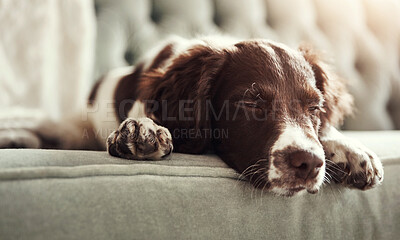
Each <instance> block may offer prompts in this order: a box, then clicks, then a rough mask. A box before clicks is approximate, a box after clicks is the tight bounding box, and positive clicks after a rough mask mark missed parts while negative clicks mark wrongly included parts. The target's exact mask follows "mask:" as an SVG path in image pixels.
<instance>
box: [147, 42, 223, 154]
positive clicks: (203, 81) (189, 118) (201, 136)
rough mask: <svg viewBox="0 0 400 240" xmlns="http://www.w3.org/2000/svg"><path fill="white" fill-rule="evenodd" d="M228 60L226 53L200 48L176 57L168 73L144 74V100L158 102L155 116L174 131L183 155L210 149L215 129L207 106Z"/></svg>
mask: <svg viewBox="0 0 400 240" xmlns="http://www.w3.org/2000/svg"><path fill="white" fill-rule="evenodd" d="M224 59H225V57H224V53H223V52H221V51H218V50H216V49H212V48H210V47H207V46H202V45H198V46H194V47H193V48H192V49H190V50H189V51H187V52H186V53H185V54H183V55H181V56H178V57H176V58H175V59H174V61H173V63H172V64H171V66H170V67H169V68H168V69H167V70H166V71H162V70H160V69H156V70H153V71H151V72H148V73H144V74H143V79H142V81H141V82H142V83H143V84H142V86H140V89H141V90H143V91H142V94H141V99H154V100H156V102H157V103H158V105H159V107H158V110H157V111H154V112H153V114H154V116H155V118H156V119H157V121H158V122H159V123H160V124H161V125H162V126H165V127H167V128H168V129H169V130H170V132H171V134H172V137H173V140H174V148H175V149H176V150H178V151H179V152H186V153H202V152H204V151H206V150H207V149H209V146H210V144H211V131H212V129H211V123H210V122H211V121H210V119H209V117H208V116H209V114H208V113H207V111H208V107H207V104H210V100H211V96H210V89H211V88H212V85H213V82H214V80H215V79H216V77H217V74H218V73H219V70H220V69H221V67H222V65H223V63H224ZM161 106H162V108H161ZM161 109H164V110H161Z"/></svg>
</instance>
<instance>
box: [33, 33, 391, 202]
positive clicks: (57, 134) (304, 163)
mask: <svg viewBox="0 0 400 240" xmlns="http://www.w3.org/2000/svg"><path fill="white" fill-rule="evenodd" d="M351 106H352V97H351V96H350V95H349V94H348V93H347V91H346V87H345V84H344V82H343V81H342V80H341V79H340V78H338V77H337V76H336V75H334V74H333V73H332V72H331V71H330V70H329V69H328V67H327V66H326V65H325V64H324V63H323V62H322V61H320V59H319V58H318V56H317V55H316V54H315V53H314V52H313V51H311V50H310V49H308V48H300V49H299V50H293V49H290V48H288V47H287V46H285V45H283V44H280V43H277V42H273V41H268V40H262V39H255V40H246V41H235V40H230V39H229V40H228V39H221V38H220V37H218V38H217V37H209V38H204V39H194V40H186V39H182V38H178V37H175V38H172V39H170V40H168V41H167V42H165V43H164V44H162V45H160V46H159V47H157V48H155V49H154V51H152V52H150V53H149V54H148V55H147V56H146V57H145V58H144V59H143V60H142V61H141V62H140V63H139V64H137V65H136V66H135V67H127V68H122V69H116V70H113V71H111V72H109V73H108V74H106V75H105V76H104V77H103V78H102V79H101V80H100V81H99V82H98V83H97V84H96V85H95V87H94V88H93V90H92V92H91V94H90V97H89V104H88V107H87V109H85V111H84V113H85V114H84V115H82V116H80V117H79V121H76V120H74V121H69V122H64V123H61V124H57V126H56V127H53V125H51V124H50V123H48V124H43V125H42V126H41V127H40V128H38V129H36V130H35V131H34V132H35V134H36V136H38V138H39V139H40V142H41V143H40V144H41V146H42V147H52V148H62V149H107V151H108V152H109V153H110V154H111V155H113V156H116V157H121V158H126V159H153V160H158V159H163V158H165V157H167V156H168V155H170V154H171V152H172V150H174V151H176V152H181V153H192V154H200V153H205V152H208V151H214V152H215V153H216V154H217V155H218V156H219V157H221V158H222V160H223V161H225V162H226V163H227V164H228V165H229V166H231V167H232V168H234V169H236V170H237V171H238V172H239V173H241V174H242V176H245V177H246V178H247V179H248V180H249V181H250V182H251V183H252V184H253V185H254V187H256V188H261V189H263V190H269V191H271V192H274V193H277V194H279V195H284V196H293V195H295V194H297V193H299V192H305V191H307V192H309V193H316V192H318V190H319V188H320V187H321V184H322V183H323V181H324V179H326V180H327V181H329V180H333V181H335V182H338V183H341V184H344V185H346V186H348V187H353V188H358V189H363V190H365V189H369V188H372V187H374V186H377V185H379V184H380V183H381V182H382V180H383V168H382V164H381V161H380V160H379V158H378V157H377V156H376V154H375V153H373V152H372V151H370V150H369V149H367V148H366V147H364V146H363V145H361V144H360V143H358V142H356V141H354V140H351V139H349V138H347V137H345V136H343V135H342V134H341V133H340V132H338V131H337V130H336V129H335V126H337V125H338V124H340V123H341V121H342V120H343V118H344V116H345V115H347V114H350V112H351Z"/></svg>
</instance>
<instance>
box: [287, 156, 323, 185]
mask: <svg viewBox="0 0 400 240" xmlns="http://www.w3.org/2000/svg"><path fill="white" fill-rule="evenodd" d="M288 158H289V163H290V166H291V167H292V168H294V169H295V171H296V176H297V177H299V178H302V179H308V178H315V177H316V176H317V174H318V172H319V169H320V168H321V167H322V165H323V161H322V159H320V158H319V157H317V156H315V155H314V154H312V153H309V152H305V151H297V152H293V153H290V154H289V156H288Z"/></svg>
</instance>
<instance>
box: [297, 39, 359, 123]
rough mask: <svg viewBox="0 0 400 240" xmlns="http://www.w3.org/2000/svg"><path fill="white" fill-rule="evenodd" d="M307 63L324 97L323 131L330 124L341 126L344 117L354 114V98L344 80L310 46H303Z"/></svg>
mask: <svg viewBox="0 0 400 240" xmlns="http://www.w3.org/2000/svg"><path fill="white" fill-rule="evenodd" d="M300 51H301V52H302V54H303V56H304V58H305V59H306V61H307V62H308V63H309V64H310V65H311V67H312V70H313V72H314V76H315V79H316V85H317V88H318V89H319V90H320V91H321V92H322V94H323V97H324V100H325V102H324V112H322V113H321V129H324V127H325V126H327V125H328V124H329V125H331V126H339V125H341V124H342V123H343V120H344V117H345V116H347V115H350V114H351V113H352V107H353V97H352V96H351V95H350V94H349V93H348V91H347V87H346V83H345V81H344V79H343V78H340V77H338V76H337V75H336V74H334V73H333V72H332V71H331V70H330V67H329V66H328V65H327V64H326V63H324V62H323V61H322V60H321V58H320V55H321V54H318V53H317V52H316V51H314V50H312V49H311V48H310V47H309V46H301V47H300Z"/></svg>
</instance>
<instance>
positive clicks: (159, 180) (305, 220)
mask: <svg viewBox="0 0 400 240" xmlns="http://www.w3.org/2000/svg"><path fill="white" fill-rule="evenodd" d="M346 135H348V136H351V137H354V138H356V139H359V140H360V141H361V142H362V143H364V144H365V145H366V146H368V147H370V148H371V149H372V150H374V151H375V152H376V153H377V154H378V155H379V156H380V157H381V159H382V161H383V165H384V169H385V180H384V182H383V184H382V185H381V186H379V187H377V188H374V189H372V190H368V191H360V190H351V189H347V188H343V187H341V186H338V185H335V184H326V185H325V186H324V187H323V188H322V189H321V191H320V192H319V193H318V194H315V195H311V194H304V195H302V196H297V197H292V198H285V197H280V196H274V195H272V194H269V193H263V192H260V191H256V190H254V189H253V188H252V187H251V186H250V185H249V184H248V183H247V182H245V181H242V180H241V178H240V177H239V174H238V173H236V172H235V171H234V170H232V169H231V168H229V167H227V166H226V164H225V163H223V162H222V161H221V160H220V159H218V158H217V157H216V156H213V155H203V156H199V155H186V154H178V153H174V154H173V155H172V158H171V159H170V160H165V161H128V160H124V159H119V158H114V157H111V156H109V155H108V154H107V153H106V152H95V151H93V152H90V151H60V150H29V149H25V150H21V149H4V150H0V196H1V200H0V239H98V240H101V239H162V240H165V239H230V240H232V239H397V238H398V236H400V229H399V226H400V209H399V206H400V186H399V183H400V175H399V174H398V173H399V171H400V141H399V139H400V132H398V131H388V132H346Z"/></svg>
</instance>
